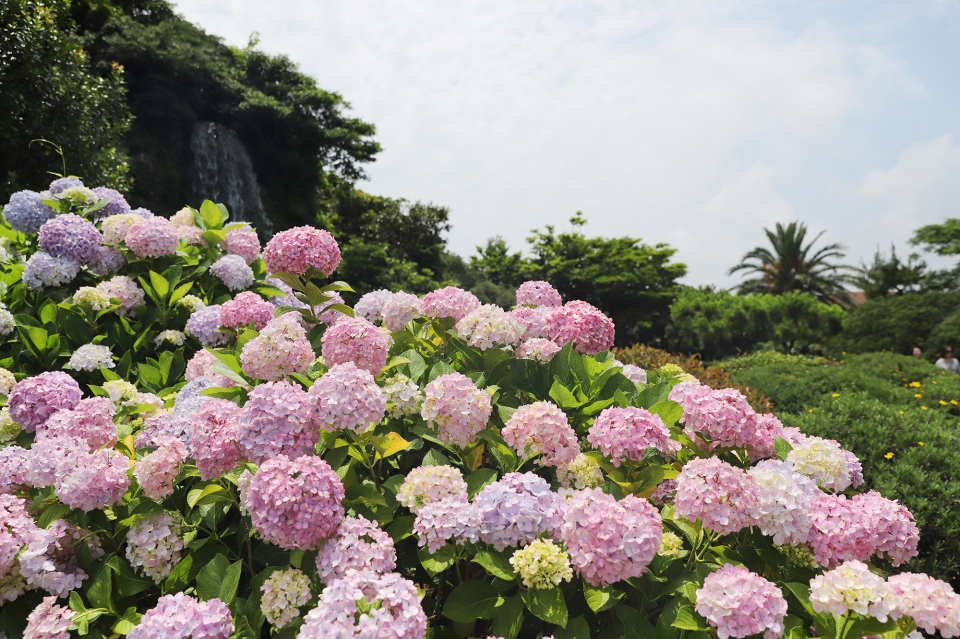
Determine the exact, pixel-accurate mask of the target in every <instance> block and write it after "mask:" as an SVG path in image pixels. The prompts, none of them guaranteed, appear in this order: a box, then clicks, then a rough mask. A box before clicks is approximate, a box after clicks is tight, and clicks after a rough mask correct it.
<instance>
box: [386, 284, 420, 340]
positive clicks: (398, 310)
mask: <svg viewBox="0 0 960 639" xmlns="http://www.w3.org/2000/svg"><path fill="white" fill-rule="evenodd" d="M419 313H420V298H419V297H417V296H416V295H411V294H410V293H404V292H403V291H400V292H399V293H394V294H393V295H391V296H390V299H388V300H386V301H385V302H384V303H383V307H382V309H381V311H380V315H381V317H382V318H383V326H384V327H385V328H386V329H387V330H388V331H390V332H392V333H395V332H397V331H401V330H403V327H404V326H406V325H407V324H408V323H409V322H410V320H412V319H413V318H414V317H416V316H417V315H418V314H419Z"/></svg>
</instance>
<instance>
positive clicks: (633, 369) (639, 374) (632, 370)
mask: <svg viewBox="0 0 960 639" xmlns="http://www.w3.org/2000/svg"><path fill="white" fill-rule="evenodd" d="M620 372H621V373H623V376H624V377H626V378H627V379H629V380H630V381H631V382H633V383H634V384H646V383H647V371H645V370H643V369H642V368H640V367H639V366H634V365H633V364H624V365H623V370H621V371H620Z"/></svg>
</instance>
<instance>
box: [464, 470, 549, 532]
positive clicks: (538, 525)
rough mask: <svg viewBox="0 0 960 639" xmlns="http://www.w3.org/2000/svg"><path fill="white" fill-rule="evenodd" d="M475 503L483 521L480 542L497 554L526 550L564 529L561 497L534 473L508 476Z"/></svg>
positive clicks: (509, 474) (496, 483) (483, 491)
mask: <svg viewBox="0 0 960 639" xmlns="http://www.w3.org/2000/svg"><path fill="white" fill-rule="evenodd" d="M473 503H474V505H475V506H476V507H477V510H478V511H479V513H480V518H481V524H480V540H481V541H483V542H485V543H488V544H490V545H492V546H493V547H494V548H496V549H497V550H503V549H504V548H507V547H508V546H509V547H513V548H516V547H519V546H523V545H525V544H528V543H530V542H531V541H533V540H534V539H536V538H537V537H538V536H539V535H540V533H543V532H546V533H552V532H553V531H554V530H556V529H557V528H559V527H560V522H561V517H562V508H561V503H560V502H559V501H558V500H557V494H556V493H554V492H552V491H551V490H550V484H548V483H547V482H546V481H545V480H544V479H542V478H541V477H539V476H537V475H534V474H533V473H507V474H506V475H504V476H503V477H502V478H501V479H500V480H499V481H496V482H494V483H492V484H490V485H489V486H487V487H485V488H484V489H483V490H481V491H480V493H479V494H478V495H477V496H476V498H475V499H474V501H473Z"/></svg>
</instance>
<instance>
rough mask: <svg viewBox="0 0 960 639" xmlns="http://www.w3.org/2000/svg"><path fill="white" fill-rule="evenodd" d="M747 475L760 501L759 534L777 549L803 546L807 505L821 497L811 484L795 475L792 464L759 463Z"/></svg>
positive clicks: (807, 526) (807, 523)
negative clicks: (785, 546)
mask: <svg viewBox="0 0 960 639" xmlns="http://www.w3.org/2000/svg"><path fill="white" fill-rule="evenodd" d="M747 474H748V475H750V477H751V478H753V481H754V483H755V484H756V486H757V496H758V497H759V499H760V518H759V519H758V522H757V523H758V524H759V526H760V531H761V532H762V533H763V534H764V535H771V536H772V537H773V543H775V544H777V545H778V546H783V545H791V544H802V543H806V541H807V537H808V536H809V535H810V527H811V526H812V525H813V522H812V521H811V520H810V508H811V504H812V503H813V500H814V499H816V498H817V497H818V496H820V495H821V494H822V493H821V492H820V489H818V488H817V485H816V484H815V483H814V482H813V480H812V479H809V478H808V477H804V476H803V475H801V474H800V473H798V472H797V470H796V469H795V468H794V467H793V465H792V464H790V463H787V462H782V461H780V460H776V459H767V460H764V461H762V462H760V463H759V464H757V465H756V466H754V467H753V468H751V469H750V470H748V471H747Z"/></svg>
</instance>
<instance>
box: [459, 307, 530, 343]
mask: <svg viewBox="0 0 960 639" xmlns="http://www.w3.org/2000/svg"><path fill="white" fill-rule="evenodd" d="M523 332H524V327H523V326H521V325H520V324H519V323H518V322H517V320H516V319H514V318H513V316H512V315H510V314H509V313H507V312H505V311H504V310H503V309H502V308H500V307H499V306H496V305H494V304H484V305H483V306H481V307H480V308H478V309H476V310H474V311H471V312H470V313H468V314H467V315H466V316H464V318H463V319H461V320H460V321H459V322H457V334H458V335H459V336H460V337H461V338H462V339H465V340H466V341H467V343H468V344H470V346H475V347H477V348H479V349H480V350H482V351H485V350H487V349H490V348H494V347H499V346H515V345H516V344H517V342H518V341H519V340H520V336H521V335H523Z"/></svg>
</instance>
